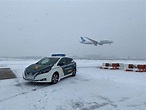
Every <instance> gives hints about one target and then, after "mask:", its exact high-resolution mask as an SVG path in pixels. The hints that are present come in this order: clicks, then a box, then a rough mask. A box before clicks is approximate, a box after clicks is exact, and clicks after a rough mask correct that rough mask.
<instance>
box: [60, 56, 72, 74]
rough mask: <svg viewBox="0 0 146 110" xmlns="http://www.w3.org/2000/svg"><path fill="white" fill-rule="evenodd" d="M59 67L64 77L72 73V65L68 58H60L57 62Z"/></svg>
mask: <svg viewBox="0 0 146 110" xmlns="http://www.w3.org/2000/svg"><path fill="white" fill-rule="evenodd" d="M59 65H60V66H61V68H62V70H63V73H64V76H65V75H68V74H71V73H72V71H73V65H72V63H71V59H70V58H62V59H61V60H60V62H59Z"/></svg>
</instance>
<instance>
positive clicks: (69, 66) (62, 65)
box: [23, 54, 76, 84]
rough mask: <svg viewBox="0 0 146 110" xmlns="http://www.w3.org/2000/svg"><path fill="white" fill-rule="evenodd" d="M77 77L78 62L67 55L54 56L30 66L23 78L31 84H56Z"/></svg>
mask: <svg viewBox="0 0 146 110" xmlns="http://www.w3.org/2000/svg"><path fill="white" fill-rule="evenodd" d="M75 75H76V62H75V61H74V60H73V59H72V58H69V57H65V54H53V55H52V56H51V57H45V58H43V59H41V60H40V61H38V62H37V63H35V64H32V65H30V66H28V67H27V68H26V69H25V71H24V74H23V78H24V79H25V80H27V81H30V82H52V83H53V84H56V83H57V82H58V81H59V80H60V79H62V78H64V77H67V76H75Z"/></svg>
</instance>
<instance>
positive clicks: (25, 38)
mask: <svg viewBox="0 0 146 110" xmlns="http://www.w3.org/2000/svg"><path fill="white" fill-rule="evenodd" d="M80 36H87V37H89V38H92V39H95V40H104V39H108V40H112V41H113V42H114V43H113V44H111V45H103V46H93V45H84V44H81V43H80V42H79V41H80ZM51 53H66V54H67V55H69V56H72V55H77V56H85V55H101V56H116V57H126V58H127V57H128V56H129V57H132V58H146V1H145V0H0V56H49V55H50V54H51Z"/></svg>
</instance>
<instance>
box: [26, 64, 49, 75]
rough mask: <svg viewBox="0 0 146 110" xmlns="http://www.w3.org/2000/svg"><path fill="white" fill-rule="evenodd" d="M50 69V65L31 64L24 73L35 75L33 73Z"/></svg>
mask: <svg viewBox="0 0 146 110" xmlns="http://www.w3.org/2000/svg"><path fill="white" fill-rule="evenodd" d="M51 67H52V66H51V65H39V64H32V65H30V66H28V67H27V68H26V69H25V73H27V74H29V73H31V74H35V73H37V72H40V71H42V70H45V69H47V68H49V69H51Z"/></svg>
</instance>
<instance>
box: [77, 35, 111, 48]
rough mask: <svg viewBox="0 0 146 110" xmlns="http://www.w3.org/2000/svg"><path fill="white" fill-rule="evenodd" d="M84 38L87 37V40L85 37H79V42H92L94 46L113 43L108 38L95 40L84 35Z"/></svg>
mask: <svg viewBox="0 0 146 110" xmlns="http://www.w3.org/2000/svg"><path fill="white" fill-rule="evenodd" d="M85 38H86V39H88V41H87V40H86V39H84V38H83V37H81V41H80V43H82V44H93V45H95V46H97V45H103V44H111V43H113V41H109V40H101V41H96V40H93V39H90V38H88V37H85Z"/></svg>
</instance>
